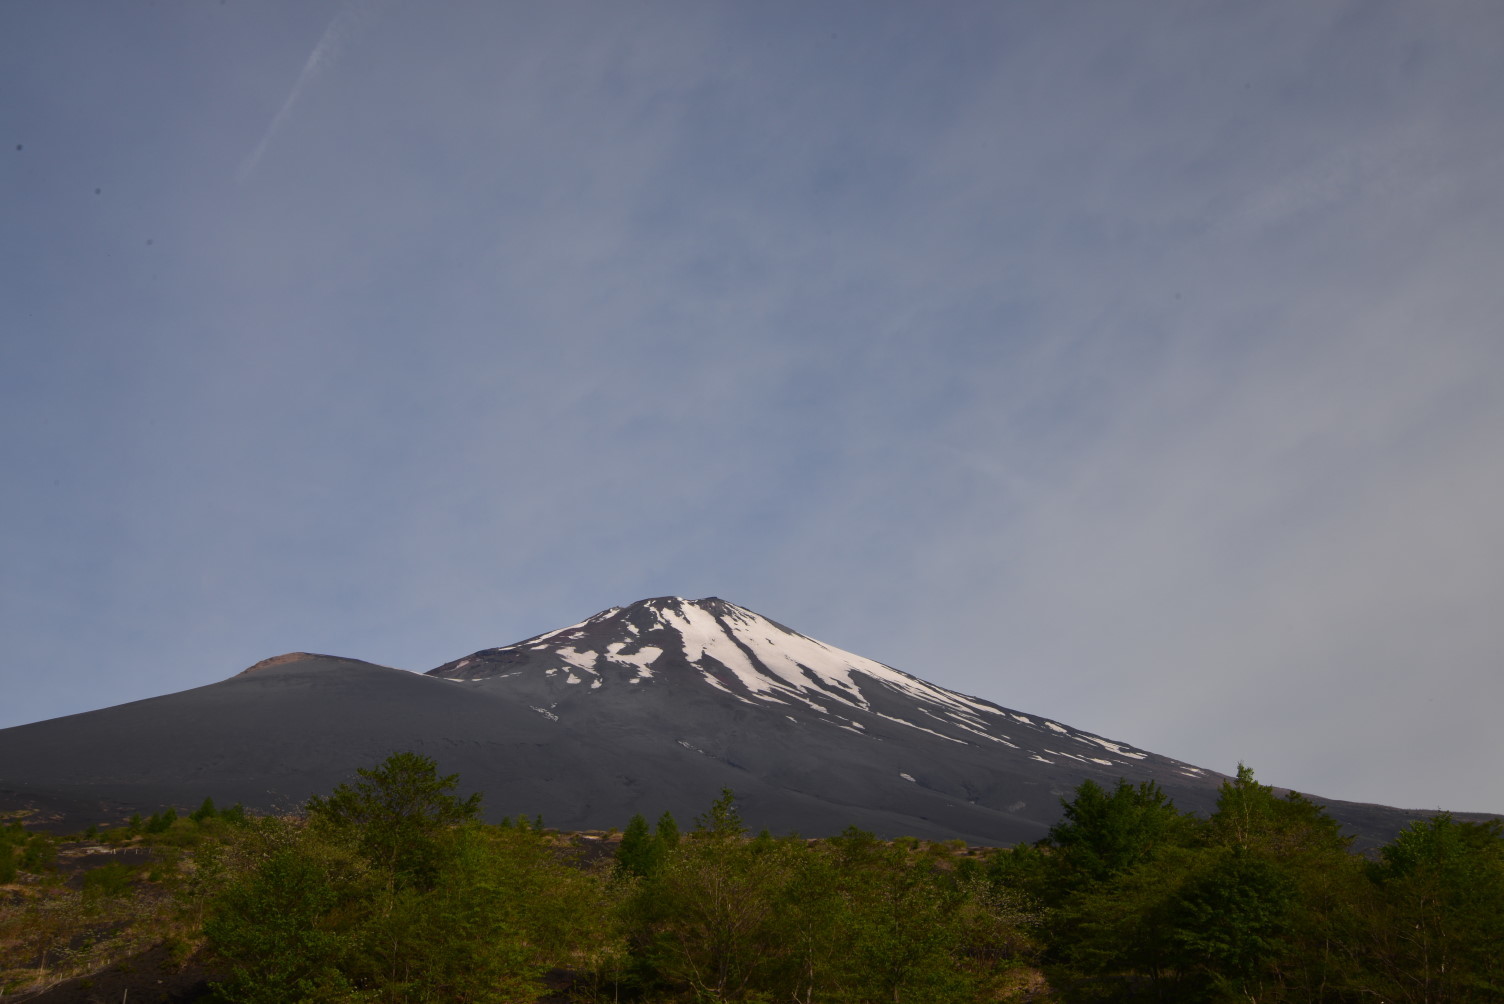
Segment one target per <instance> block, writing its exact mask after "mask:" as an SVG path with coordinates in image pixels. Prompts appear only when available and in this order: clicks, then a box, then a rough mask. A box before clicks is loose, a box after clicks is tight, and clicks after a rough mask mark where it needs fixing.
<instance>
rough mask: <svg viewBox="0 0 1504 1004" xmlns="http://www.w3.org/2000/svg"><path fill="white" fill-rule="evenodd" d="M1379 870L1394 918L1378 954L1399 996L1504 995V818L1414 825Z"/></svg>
mask: <svg viewBox="0 0 1504 1004" xmlns="http://www.w3.org/2000/svg"><path fill="white" fill-rule="evenodd" d="M1372 875H1373V879H1374V881H1375V882H1376V883H1377V884H1378V887H1379V891H1380V895H1381V899H1382V903H1383V906H1384V907H1385V909H1386V911H1387V914H1388V919H1389V924H1388V925H1387V929H1388V930H1387V932H1386V933H1388V936H1387V937H1385V938H1384V939H1383V941H1382V942H1381V945H1380V946H1379V947H1380V951H1379V952H1377V953H1376V954H1377V955H1378V956H1379V957H1380V958H1381V959H1382V960H1383V966H1382V972H1383V974H1384V975H1385V976H1386V977H1387V978H1388V980H1389V983H1390V992H1391V993H1392V994H1393V995H1394V997H1395V998H1396V999H1400V1000H1425V1001H1431V1000H1465V1001H1472V1000H1480V1001H1481V1000H1499V999H1504V970H1501V968H1500V966H1499V960H1500V959H1504V824H1501V823H1500V822H1499V821H1498V820H1489V821H1488V822H1486V823H1469V822H1462V821H1458V820H1457V819H1454V818H1453V817H1452V816H1451V815H1450V814H1447V813H1440V814H1438V815H1436V816H1434V817H1433V818H1431V819H1429V820H1426V821H1425V822H1416V823H1412V824H1411V825H1410V826H1409V827H1407V828H1406V829H1405V830H1404V831H1403V832H1402V833H1400V835H1399V836H1398V837H1397V838H1396V839H1395V840H1394V842H1393V843H1392V844H1390V845H1389V846H1388V847H1385V848H1384V849H1383V852H1382V856H1381V859H1380V861H1379V862H1378V863H1377V864H1376V865H1375V866H1374V867H1373V868H1372Z"/></svg>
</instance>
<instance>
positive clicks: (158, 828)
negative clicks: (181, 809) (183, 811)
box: [138, 806, 178, 834]
mask: <svg viewBox="0 0 1504 1004" xmlns="http://www.w3.org/2000/svg"><path fill="white" fill-rule="evenodd" d="M138 818H139V817H138ZM177 821H178V810H177V809H175V808H172V807H171V806H169V807H168V808H166V809H164V810H162V811H161V812H158V813H155V814H154V815H153V816H152V817H151V818H150V819H148V820H147V821H146V823H145V825H144V826H143V827H142V830H143V832H145V833H150V834H156V833H166V832H167V831H168V830H170V829H172V824H173V823H176V822H177Z"/></svg>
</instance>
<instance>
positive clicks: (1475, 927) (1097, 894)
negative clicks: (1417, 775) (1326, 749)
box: [990, 765, 1504, 1004]
mask: <svg viewBox="0 0 1504 1004" xmlns="http://www.w3.org/2000/svg"><path fill="white" fill-rule="evenodd" d="M1349 845H1350V840H1349V838H1346V837H1344V836H1342V834H1341V830H1340V827H1339V826H1338V824H1337V823H1336V822H1335V821H1334V820H1332V819H1331V818H1330V817H1329V816H1328V815H1327V814H1326V812H1325V810H1324V809H1323V808H1322V807H1321V806H1319V805H1316V804H1315V803H1314V802H1311V801H1310V800H1309V799H1306V798H1304V797H1303V796H1301V795H1299V794H1297V793H1293V792H1292V793H1290V794H1288V795H1287V796H1285V797H1278V796H1276V794H1275V793H1274V791H1273V789H1271V788H1270V787H1268V786H1266V785H1262V784H1259V783H1258V782H1257V781H1256V780H1255V779H1254V775H1253V772H1252V771H1251V770H1249V769H1248V768H1247V767H1243V766H1241V765H1240V766H1239V768H1238V774H1237V777H1236V778H1235V779H1234V780H1232V781H1229V782H1226V783H1224V784H1223V786H1222V790H1221V793H1220V796H1219V798H1218V801H1217V808H1216V811H1215V812H1214V813H1213V814H1212V816H1211V817H1210V818H1209V819H1205V820H1202V819H1198V818H1196V817H1194V816H1191V815H1189V814H1187V813H1182V812H1180V811H1178V810H1177V809H1176V808H1175V806H1174V805H1173V804H1172V803H1171V802H1170V800H1169V799H1168V798H1166V797H1165V795H1164V794H1163V792H1161V791H1160V790H1159V788H1158V787H1157V786H1155V785H1154V784H1152V783H1149V784H1141V785H1138V786H1136V787H1135V786H1132V785H1128V784H1126V783H1122V782H1120V783H1119V784H1118V785H1117V787H1116V788H1115V789H1114V790H1112V791H1106V790H1104V789H1103V788H1101V787H1100V786H1098V785H1096V784H1094V783H1092V782H1090V781H1088V782H1086V783H1084V784H1082V785H1081V786H1080V787H1079V788H1078V789H1077V790H1076V793H1075V798H1074V799H1072V800H1071V801H1070V802H1069V803H1067V804H1066V805H1065V818H1064V819H1063V820H1062V821H1061V822H1060V823H1059V824H1058V825H1056V826H1055V827H1054V828H1053V829H1052V830H1051V831H1050V835H1049V837H1048V838H1047V839H1046V840H1045V841H1042V842H1041V845H1040V846H1038V847H1020V848H1016V849H1014V850H1012V851H1011V852H1006V853H1003V854H1000V855H998V856H997V857H995V858H994V860H993V866H992V868H991V869H990V874H991V876H992V877H993V879H994V881H996V882H998V883H1000V884H1001V885H1003V886H1004V887H1007V888H1011V889H1014V890H1017V891H1019V892H1022V893H1024V894H1026V895H1029V896H1031V897H1033V898H1035V899H1036V900H1037V901H1038V902H1039V903H1041V904H1042V905H1043V906H1044V907H1045V915H1044V920H1043V922H1042V923H1041V924H1040V925H1039V927H1038V928H1037V930H1038V932H1039V934H1040V937H1041V938H1042V940H1043V942H1044V945H1045V950H1044V956H1043V961H1044V963H1045V966H1046V969H1047V971H1048V972H1049V973H1050V975H1051V982H1052V984H1053V985H1054V986H1055V988H1056V989H1057V991H1058V992H1059V993H1060V995H1061V996H1062V998H1064V999H1066V1000H1071V1001H1095V1000H1104V1001H1105V1000H1125V999H1141V1000H1157V1001H1234V1000H1241V1001H1268V1002H1275V1001H1353V1002H1357V1001H1393V1002H1417V1004H1419V1002H1442V1001H1450V1002H1472V1001H1501V1000H1504V830H1501V826H1500V824H1499V822H1498V821H1490V822H1488V823H1471V822H1462V821H1458V820H1456V819H1453V818H1452V817H1451V816H1449V815H1447V814H1444V813H1443V814H1440V815H1437V816H1435V817H1434V818H1432V819H1430V820H1428V821H1425V822H1416V823H1413V824H1411V826H1409V827H1408V828H1407V829H1406V830H1404V831H1403V832H1402V833H1401V834H1400V835H1399V837H1398V838H1397V839H1396V840H1395V841H1394V842H1392V843H1391V844H1389V845H1388V846H1386V847H1384V848H1382V849H1381V850H1380V852H1379V853H1378V855H1377V856H1375V857H1363V856H1360V855H1356V854H1353V853H1351V851H1350V847H1349Z"/></svg>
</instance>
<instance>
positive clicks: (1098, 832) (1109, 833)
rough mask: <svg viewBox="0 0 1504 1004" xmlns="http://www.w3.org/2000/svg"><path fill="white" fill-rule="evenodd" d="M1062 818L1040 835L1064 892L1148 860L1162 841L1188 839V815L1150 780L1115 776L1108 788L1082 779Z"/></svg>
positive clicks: (1063, 803) (1190, 827)
mask: <svg viewBox="0 0 1504 1004" xmlns="http://www.w3.org/2000/svg"><path fill="white" fill-rule="evenodd" d="M1061 806H1062V807H1063V809H1064V810H1065V818H1064V819H1062V820H1061V821H1060V822H1059V823H1056V824H1055V825H1054V826H1053V827H1052V828H1051V829H1050V832H1049V835H1048V836H1047V837H1046V842H1047V843H1048V844H1049V845H1050V846H1052V847H1053V848H1054V850H1055V853H1054V855H1052V856H1051V862H1052V865H1053V870H1054V872H1055V880H1056V883H1057V885H1058V891H1061V892H1065V891H1069V890H1071V889H1073V888H1080V887H1082V886H1084V885H1086V884H1089V883H1093V882H1100V881H1103V880H1104V879H1107V878H1108V877H1110V876H1112V875H1115V874H1118V873H1119V872H1123V871H1126V870H1128V869H1130V868H1133V867H1135V866H1137V865H1139V864H1142V863H1143V862H1145V861H1148V860H1150V859H1151V858H1153V857H1154V855H1155V854H1156V853H1158V852H1159V851H1160V850H1162V849H1164V848H1165V847H1168V846H1177V845H1183V844H1185V843H1187V842H1188V840H1189V839H1190V837H1191V835H1192V833H1193V831H1194V825H1195V824H1194V821H1193V820H1192V819H1191V817H1189V816H1187V815H1185V814H1184V813H1182V812H1180V811H1179V810H1178V809H1176V808H1175V803H1174V802H1172V801H1170V799H1169V797H1168V796H1167V795H1165V793H1164V792H1163V791H1162V790H1161V789H1160V787H1159V785H1157V784H1155V783H1154V782H1153V781H1145V782H1143V783H1142V784H1139V785H1137V786H1135V785H1131V784H1129V783H1128V782H1127V781H1123V780H1119V781H1118V783H1117V787H1115V788H1114V789H1113V790H1112V791H1111V792H1110V793H1109V792H1107V791H1104V790H1103V789H1102V787H1101V786H1100V785H1098V784H1097V783H1096V782H1095V781H1092V780H1090V779H1087V780H1085V781H1082V782H1081V784H1080V785H1079V786H1078V787H1077V788H1076V793H1075V797H1074V798H1073V799H1071V800H1070V801H1065V800H1063V799H1062V800H1061Z"/></svg>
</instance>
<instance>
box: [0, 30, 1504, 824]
mask: <svg viewBox="0 0 1504 1004" xmlns="http://www.w3.org/2000/svg"><path fill="white" fill-rule="evenodd" d="M1501 51H1504V7H1501V6H1500V5H1499V4H1497V3H1495V2H1493V0H1476V2H1466V0H1436V2H1431V3H1425V4H1418V3H1412V2H1408V0H1405V2H1398V0H1351V2H1346V0H1343V2H1338V0H1330V2H1328V0H1271V2H1266V3H1259V4H1230V3H1206V2H1204V0H1195V2H1190V0H1185V2H1177V0H1164V2H1155V3H1134V4H1125V3H1121V2H1118V0H1107V2H1099V3H1092V2H1074V0H1066V2H1060V3H1049V4H1045V3H1032V2H1000V0H988V2H959V0H958V2H936V3H923V4H920V3H888V2H883V0H861V2H842V0H828V2H827V0H817V2H814V3H811V2H808V0H801V2H798V3H793V2H780V0H759V2H757V3H725V2H713V0H706V2H689V0H676V2H654V0H642V2H634V3H630V4H624V3H616V2H604V0H601V2H574V0H559V2H551V3H547V4H536V3H500V2H497V3H481V2H474V3H452V4H429V3H418V2H416V0H286V2H272V0H267V2H259V0H258V2H255V3H251V2H247V0H220V2H212V0H191V2H190V0H157V2H143V3H131V4H121V3H115V2H106V0H98V2H84V0H52V2H47V3H26V2H18V3H8V4H5V5H3V6H0V96H3V99H0V471H3V472H4V473H3V476H0V727H8V726H13V725H19V724H22V723H26V722H31V721H37V720H41V719H46V718H52V717H57V716H61V715H67V714H73V713H77V712H81V711H85V710H89V709H93V708H99V707H105V706H109V705H114V704H119V703H123V702H126V701H132V700H138V699H142V698H148V697H153V696H157V695H160V694H164V693H170V692H173V691H177V690H182V689H186V688H189V687H194V686H200V685H204V684H208V683H212V682H215V681H217V680H221V679H224V678H226V677H228V676H230V675H232V674H234V673H236V672H238V671H239V670H241V669H242V668H244V667H246V666H248V665H250V664H251V663H254V662H256V661H258V660H260V659H262V658H266V657H268V656H272V655H276V654H278V653H281V652H286V651H296V650H302V651H313V652H325V653H334V654H339V655H346V656H351V657H355V658H361V659H366V660H369V661H372V662H376V663H381V664H384V665H390V666H397V667H401V668H405V669H413V670H418V671H423V670H427V669H429V668H432V667H434V666H437V665H439V664H441V663H443V662H446V661H449V660H451V659H455V658H458V657H460V656H462V655H465V654H468V653H469V652H472V651H475V650H477V649H481V648H487V647H492V646H498V645H505V644H509V643H511V642H515V641H519V640H521V639H523V638H526V637H529V636H531V635H533V634H537V633H539V632H542V631H546V630H551V629H553V628H556V627H560V626H563V625H565V624H569V623H572V622H575V621H578V620H581V619H583V618H585V617H587V616H589V615H591V614H593V613H595V612H597V611H599V610H602V609H604V608H606V607H610V606H614V605H624V604H627V603H630V602H632V601H634V600H637V599H641V598H645V597H650V596H661V595H680V596H685V597H689V598H698V597H704V596H711V595H714V596H720V597H723V598H725V599H727V600H730V601H732V602H734V603H738V604H741V605H743V606H746V607H749V608H751V609H753V610H756V611H757V612H759V613H762V614H764V615H766V616H768V617H771V618H773V619H775V620H778V621H780V622H782V623H784V624H786V625H788V626H790V627H792V628H795V629H796V630H799V631H802V632H803V633H805V634H808V635H811V636H813V637H816V638H819V639H821V640H823V641H826V642H829V643H831V644H834V645H838V646H840V647H843V648H846V649H850V650H852V651H855V652H857V653H860V654H862V655H865V656H868V657H870V658H873V659H877V660H879V661H881V662H885V663H888V664H890V665H892V666H895V667H897V668H899V669H903V670H905V671H907V672H910V673H913V674H915V675H917V676H920V677H923V678H925V679H928V680H931V681H933V682H935V683H939V684H941V685H944V686H947V687H950V688H952V689H956V690H960V691H962V692H965V693H968V694H973V695H977V696H981V697H984V698H987V699H989V700H992V701H995V702H997V703H1000V704H1003V705H1005V706H1008V707H1011V708H1015V709H1018V710H1022V711H1025V712H1029V713H1035V714H1041V715H1046V716H1049V717H1051V718H1054V719H1056V720H1059V721H1062V722H1066V723H1069V724H1070V725H1071V726H1073V727H1076V728H1079V729H1085V730H1089V731H1092V732H1095V733H1097V734H1100V735H1104V736H1107V737H1110V738H1114V739H1118V740H1121V741H1126V742H1129V743H1132V744H1134V745H1136V746H1140V747H1144V748H1148V749H1151V750H1154V751H1155V752H1157V753H1162V754H1165V755H1168V756H1172V757H1176V758H1179V759H1181V760H1185V761H1188V762H1191V763H1194V764H1197V765H1200V766H1203V767H1207V768H1211V769H1213V770H1217V771H1221V772H1224V773H1232V772H1233V771H1234V770H1235V769H1236V767H1237V765H1238V763H1239V762H1244V763H1247V764H1248V765H1249V766H1251V767H1253V768H1254V770H1255V772H1256V773H1257V775H1258V777H1259V779H1260V780H1263V781H1265V782H1268V783H1272V784H1275V785H1279V786H1283V787H1290V788H1295V789H1298V790H1301V791H1305V792H1309V793H1313V794H1317V795H1321V796H1327V797H1332V798H1342V799H1350V800H1356V801H1374V802H1382V803H1386V804H1391V805H1399V806H1404V807H1409V808H1447V809H1454V810H1463V811H1493V812H1504V770H1501V769H1500V768H1501V766H1504V729H1501V728H1500V727H1499V725H1498V718H1499V715H1500V712H1501V710H1504V324H1501V320H1500V319H1501V317H1504V272H1501V263H1504V198H1501V197H1500V179H1501V178H1504V115H1500V113H1499V107H1500V96H1501V95H1504V61H1501V60H1500V59H1499V58H1498V54H1499V53H1500V52H1501Z"/></svg>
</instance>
